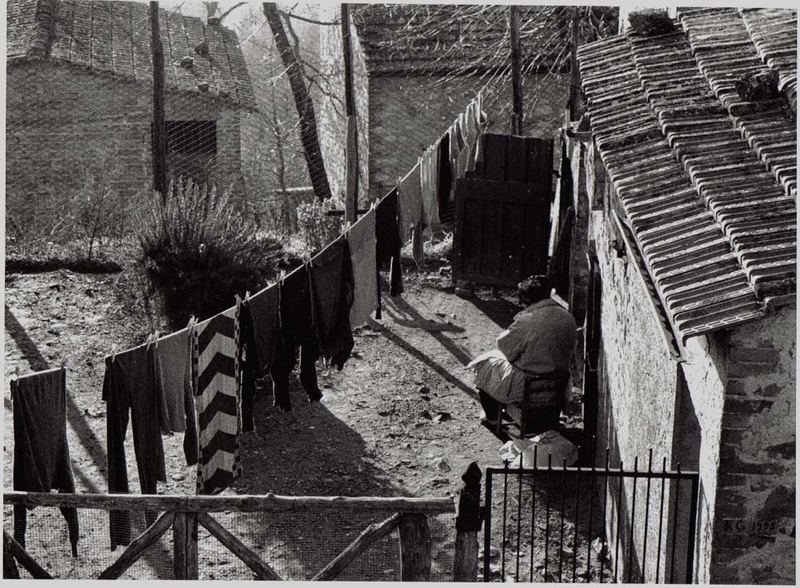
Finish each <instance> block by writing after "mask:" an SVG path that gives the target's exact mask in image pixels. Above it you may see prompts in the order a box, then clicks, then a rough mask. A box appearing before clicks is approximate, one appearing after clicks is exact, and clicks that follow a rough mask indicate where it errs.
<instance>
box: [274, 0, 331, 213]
mask: <svg viewBox="0 0 800 588" xmlns="http://www.w3.org/2000/svg"><path fill="white" fill-rule="evenodd" d="M263 9H264V16H265V17H266V18H267V22H268V23H269V28H270V29H271V30H272V35H273V37H274V38H275V46H276V47H277V48H278V53H279V54H280V56H281V61H283V65H284V67H285V68H286V73H287V75H288V76H289V84H290V85H291V87H292V96H293V97H294V104H295V107H296V108H297V115H298V116H299V118H300V140H301V141H302V143H303V152H304V154H305V157H306V164H307V165H308V175H309V176H311V186H312V187H313V188H314V194H315V195H316V197H317V198H319V199H320V200H325V199H327V198H330V197H331V187H330V185H329V184H328V175H327V173H326V172H325V163H324V162H323V160H322V150H321V149H320V145H319V137H318V136H317V119H316V115H315V113H314V103H313V102H312V101H311V96H309V94H308V87H307V86H306V84H305V81H304V80H303V71H302V65H301V64H300V62H299V61H298V57H297V55H295V54H294V52H293V51H292V47H291V45H289V39H288V38H287V37H286V30H285V29H284V27H283V23H282V22H281V19H280V15H279V14H278V7H277V5H276V4H275V3H274V2H264V4H263Z"/></svg>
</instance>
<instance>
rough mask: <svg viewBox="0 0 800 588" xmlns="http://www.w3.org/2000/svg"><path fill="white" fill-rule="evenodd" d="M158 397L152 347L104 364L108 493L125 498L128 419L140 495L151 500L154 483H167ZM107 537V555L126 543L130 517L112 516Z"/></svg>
mask: <svg viewBox="0 0 800 588" xmlns="http://www.w3.org/2000/svg"><path fill="white" fill-rule="evenodd" d="M161 394H163V390H162V389H161V374H160V366H159V362H158V356H157V354H156V349H155V345H150V346H141V347H137V348H135V349H132V350H130V351H126V352H124V353H119V354H117V355H116V357H114V358H111V357H107V358H106V373H105V377H104V379H103V400H104V401H105V402H106V448H107V452H108V491H109V493H111V494H127V493H128V467H127V463H126V460H125V436H126V434H127V431H128V418H129V415H130V420H131V424H132V428H133V451H134V454H135V456H136V466H137V470H138V472H139V485H140V487H141V492H142V494H156V493H157V482H158V481H161V482H165V481H166V479H167V475H166V468H165V465H164V447H163V445H162V442H161V430H160V429H161V423H162V419H166V415H163V414H160V413H161V407H162V404H163V403H162V402H161V401H160V400H159V395H161ZM156 515H157V513H154V512H145V520H146V522H147V525H148V526H149V525H152V524H153V523H154V522H155V520H156ZM109 532H110V535H111V549H114V548H115V547H116V546H117V545H127V544H128V543H130V540H131V519H130V513H127V512H124V511H122V512H121V511H111V512H110V513H109Z"/></svg>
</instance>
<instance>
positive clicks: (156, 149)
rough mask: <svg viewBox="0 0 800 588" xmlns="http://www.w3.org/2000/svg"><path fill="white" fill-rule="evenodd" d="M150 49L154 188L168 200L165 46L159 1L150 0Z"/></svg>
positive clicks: (163, 198) (163, 199) (162, 198)
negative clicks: (162, 36) (151, 61)
mask: <svg viewBox="0 0 800 588" xmlns="http://www.w3.org/2000/svg"><path fill="white" fill-rule="evenodd" d="M150 34H151V37H150V50H151V53H152V55H153V132H152V150H153V189H154V190H155V191H156V192H158V193H159V194H160V195H161V200H162V201H164V202H166V200H167V122H166V118H165V115H164V47H163V46H162V45H161V25H160V23H159V20H158V2H156V1H151V2H150Z"/></svg>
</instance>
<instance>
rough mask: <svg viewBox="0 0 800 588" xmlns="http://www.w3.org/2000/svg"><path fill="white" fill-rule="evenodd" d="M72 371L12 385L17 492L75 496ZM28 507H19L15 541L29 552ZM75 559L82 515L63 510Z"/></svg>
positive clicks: (44, 374) (36, 376)
mask: <svg viewBox="0 0 800 588" xmlns="http://www.w3.org/2000/svg"><path fill="white" fill-rule="evenodd" d="M66 401H67V371H66V370H65V369H64V368H59V369H53V370H48V371H45V372H39V373H37V374H31V375H29V376H24V377H22V378H19V379H18V380H12V382H11V402H12V403H13V414H14V468H13V469H14V484H13V487H14V490H21V491H25V492H50V490H58V491H59V492H68V493H73V492H75V482H74V480H73V478H72V464H71V462H70V459H69V445H68V443H67V406H66ZM27 511H28V508H27V507H26V506H25V505H21V504H15V505H14V538H15V539H16V540H17V542H18V543H19V544H20V545H22V546H23V547H25V529H26V527H27V517H28V513H27ZM61 514H62V515H63V516H64V518H65V519H66V521H67V530H68V533H69V541H70V544H71V546H72V556H73V557H77V556H78V535H79V533H78V513H77V511H76V510H75V509H74V508H62V509H61Z"/></svg>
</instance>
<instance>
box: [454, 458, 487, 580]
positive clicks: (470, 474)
mask: <svg viewBox="0 0 800 588" xmlns="http://www.w3.org/2000/svg"><path fill="white" fill-rule="evenodd" d="M481 477H482V474H481V469H480V468H479V467H478V464H477V463H475V462H474V461H473V462H472V463H471V464H469V467H468V468H467V471H466V472H464V475H463V476H461V479H462V480H463V481H464V488H462V489H461V493H460V494H459V498H458V515H457V516H456V547H455V556H454V558H453V581H454V582H476V581H477V580H478V531H480V530H481Z"/></svg>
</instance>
